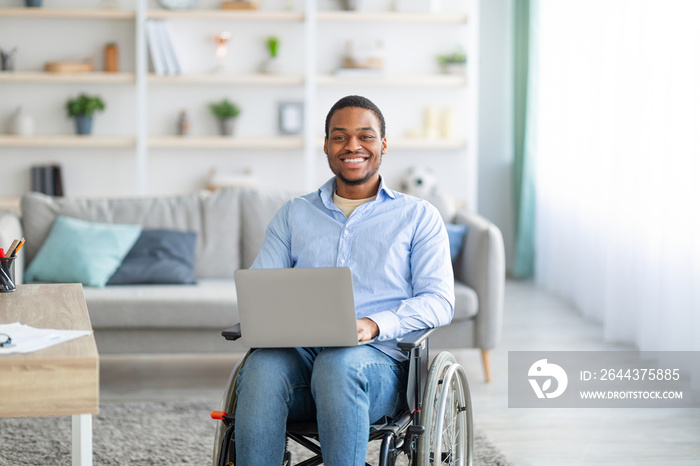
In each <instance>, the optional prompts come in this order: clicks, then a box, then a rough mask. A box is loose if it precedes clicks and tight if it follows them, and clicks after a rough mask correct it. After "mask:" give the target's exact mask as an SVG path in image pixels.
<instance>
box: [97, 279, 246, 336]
mask: <svg viewBox="0 0 700 466" xmlns="http://www.w3.org/2000/svg"><path fill="white" fill-rule="evenodd" d="M85 300H86V301H87V306H88V309H89V310H90V321H91V323H92V327H93V328H94V329H163V330H165V329H202V328H210V329H218V330H224V329H225V328H228V327H231V326H232V325H234V324H237V323H238V322H239V319H238V308H237V307H236V287H235V285H234V282H233V279H215V278H209V279H201V280H199V282H198V283H197V284H196V285H122V286H108V287H105V288H101V289H95V288H85Z"/></svg>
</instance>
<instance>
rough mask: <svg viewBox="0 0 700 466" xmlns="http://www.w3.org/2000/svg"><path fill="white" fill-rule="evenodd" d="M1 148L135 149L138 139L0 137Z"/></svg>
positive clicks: (61, 136) (118, 137)
mask: <svg viewBox="0 0 700 466" xmlns="http://www.w3.org/2000/svg"><path fill="white" fill-rule="evenodd" d="M0 147H25V148H26V147H36V148H47V149H56V148H64V147H73V148H78V147H90V148H102V149H133V148H134V147H136V138H135V137H132V136H96V135H91V136H78V135H63V134H55V135H53V134H52V135H34V136H14V135H9V136H8V135H0Z"/></svg>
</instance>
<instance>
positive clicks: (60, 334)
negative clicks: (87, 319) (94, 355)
mask: <svg viewBox="0 0 700 466" xmlns="http://www.w3.org/2000/svg"><path fill="white" fill-rule="evenodd" d="M0 333H4V334H6V335H9V336H10V338H12V346H4V347H0V356H2V355H4V354H13V353H31V352H32V351H39V350H42V349H44V348H48V347H50V346H53V345H57V344H59V343H63V342H65V341H70V340H73V339H75V338H79V337H82V336H85V335H90V334H91V333H92V330H55V329H50V328H34V327H30V326H29V325H24V324H20V323H19V322H14V323H12V324H0Z"/></svg>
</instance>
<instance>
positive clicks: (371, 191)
mask: <svg viewBox="0 0 700 466" xmlns="http://www.w3.org/2000/svg"><path fill="white" fill-rule="evenodd" d="M379 181H380V178H379V177H376V178H374V179H371V180H368V181H367V182H366V183H362V184H360V185H349V184H345V183H343V182H342V181H340V180H339V179H338V177H336V178H335V184H336V189H335V192H336V193H337V194H338V196H340V197H343V198H345V199H367V198H368V197H372V196H376V195H377V192H378V191H379Z"/></svg>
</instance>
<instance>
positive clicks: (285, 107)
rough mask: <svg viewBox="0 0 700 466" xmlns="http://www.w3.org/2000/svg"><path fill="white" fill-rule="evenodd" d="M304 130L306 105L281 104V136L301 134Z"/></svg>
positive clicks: (296, 103) (295, 103)
mask: <svg viewBox="0 0 700 466" xmlns="http://www.w3.org/2000/svg"><path fill="white" fill-rule="evenodd" d="M303 130H304V104H303V103H302V102H280V104H279V132H280V134H289V135H292V134H301V133H302V131H303Z"/></svg>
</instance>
